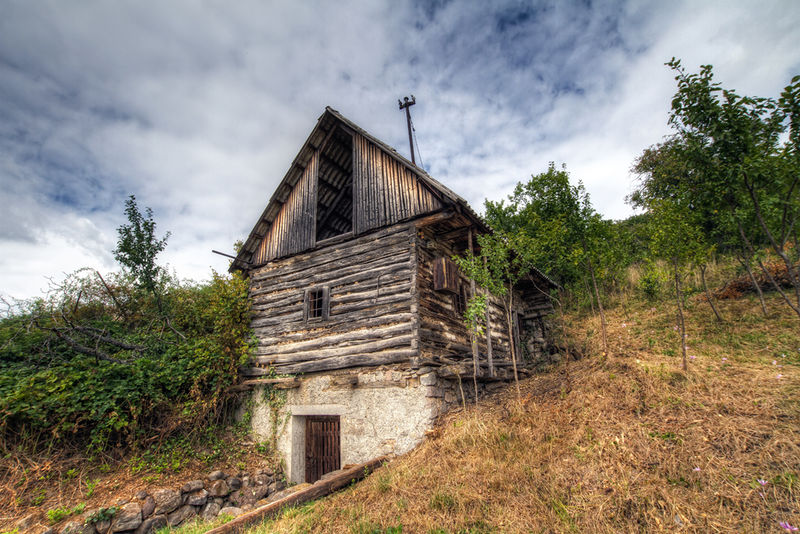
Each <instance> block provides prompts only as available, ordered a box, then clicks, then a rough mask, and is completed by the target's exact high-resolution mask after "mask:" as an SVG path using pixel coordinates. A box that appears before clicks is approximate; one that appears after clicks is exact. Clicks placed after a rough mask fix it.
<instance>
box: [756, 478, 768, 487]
mask: <svg viewBox="0 0 800 534" xmlns="http://www.w3.org/2000/svg"><path fill="white" fill-rule="evenodd" d="M756 480H757V481H758V483H759V484H761V487H762V488H763V487H764V486H766V485H767V484H768V482H767V481H766V480H764V479H763V478H757V479H756Z"/></svg>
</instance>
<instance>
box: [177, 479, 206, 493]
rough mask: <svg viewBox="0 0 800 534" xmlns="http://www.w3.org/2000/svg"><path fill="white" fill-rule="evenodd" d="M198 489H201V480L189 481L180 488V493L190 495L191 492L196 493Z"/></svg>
mask: <svg viewBox="0 0 800 534" xmlns="http://www.w3.org/2000/svg"><path fill="white" fill-rule="evenodd" d="M199 489H203V481H202V480H190V481H189V482H187V483H186V484H184V485H183V486H181V493H191V492H193V491H197V490H199Z"/></svg>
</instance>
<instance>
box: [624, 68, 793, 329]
mask: <svg viewBox="0 0 800 534" xmlns="http://www.w3.org/2000/svg"><path fill="white" fill-rule="evenodd" d="M668 65H669V67H671V68H672V69H673V70H674V71H675V73H676V76H675V79H676V81H677V85H678V89H677V92H676V94H675V96H674V97H673V100H672V110H671V113H670V119H669V122H670V124H671V125H672V127H673V129H674V134H673V135H672V136H671V137H670V138H669V139H668V140H667V141H665V142H664V143H662V144H660V145H657V146H655V147H651V148H650V149H648V150H646V151H645V152H644V153H643V154H642V156H641V157H640V158H639V160H638V161H637V163H636V165H635V167H634V168H635V169H636V170H637V171H638V172H640V173H642V174H643V176H644V179H643V180H642V181H641V183H640V186H639V188H638V190H637V191H636V192H635V193H634V195H632V196H631V200H632V202H633V203H634V204H639V205H647V204H649V202H650V201H652V200H664V201H679V202H680V203H682V205H684V206H687V207H688V208H689V209H690V210H692V215H693V218H694V219H695V220H696V221H697V224H698V225H699V227H700V228H701V229H702V230H703V232H704V233H705V234H706V235H709V236H710V237H711V238H712V240H713V242H714V243H715V244H717V245H718V246H719V247H721V248H723V249H730V248H732V246H733V243H734V242H738V245H737V246H738V248H739V254H740V256H742V257H743V260H742V261H743V264H744V265H749V261H750V259H751V258H752V259H755V260H756V262H757V263H758V265H759V266H760V267H761V268H762V270H763V271H764V273H765V274H766V275H767V277H768V278H770V279H771V278H772V275H771V273H770V272H769V271H768V270H767V269H766V268H765V266H764V264H763V262H762V261H761V257H760V250H761V249H762V248H763V247H765V246H766V247H769V248H770V249H771V250H772V252H773V253H775V254H776V255H777V256H778V257H780V258H781V260H782V261H783V264H784V266H785V268H786V271H787V275H788V278H789V280H790V281H791V283H792V286H793V288H794V292H795V298H794V301H793V299H792V298H790V297H789V295H788V294H786V293H785V292H784V291H783V289H782V288H781V287H780V285H779V284H778V283H777V282H776V281H774V280H772V282H773V285H774V286H775V288H776V290H777V291H779V292H780V293H781V295H782V296H783V297H784V300H785V301H786V303H787V304H788V305H789V306H790V307H791V308H792V309H793V310H794V311H795V312H796V313H797V315H798V317H800V271H799V270H798V267H797V265H796V264H797V260H798V246H797V245H798V242H797V220H798V217H800V183H798V180H800V156H799V155H798V154H800V150H799V149H798V142H800V77H797V76H796V77H794V78H793V79H792V82H791V84H790V85H789V86H787V87H786V88H785V90H784V91H783V93H782V94H781V97H780V98H779V99H778V100H775V99H772V98H763V97H748V96H740V95H738V94H737V93H736V92H735V91H733V90H728V89H723V88H722V87H720V84H719V83H716V82H714V80H713V72H712V67H711V66H710V65H703V66H701V67H700V72H699V73H697V74H690V73H687V72H686V71H685V70H684V69H683V67H682V66H681V64H680V61H679V60H676V59H673V60H672V61H670V62H669V63H668ZM748 272H749V267H748ZM750 275H751V277H752V273H750Z"/></svg>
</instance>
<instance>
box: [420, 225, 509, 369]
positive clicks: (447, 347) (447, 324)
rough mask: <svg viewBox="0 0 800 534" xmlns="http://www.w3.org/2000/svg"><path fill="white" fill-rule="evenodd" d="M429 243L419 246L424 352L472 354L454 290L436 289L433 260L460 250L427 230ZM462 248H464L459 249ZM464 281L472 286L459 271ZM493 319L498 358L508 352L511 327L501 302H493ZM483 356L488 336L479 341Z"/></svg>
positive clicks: (427, 354) (467, 286) (495, 353)
mask: <svg viewBox="0 0 800 534" xmlns="http://www.w3.org/2000/svg"><path fill="white" fill-rule="evenodd" d="M423 236H424V238H425V239H426V242H427V244H428V245H427V246H424V245H422V244H421V243H420V246H418V247H417V265H418V270H417V283H418V291H419V310H420V312H419V320H420V328H419V332H420V356H422V357H423V358H426V357H434V356H465V355H467V354H469V355H470V357H471V354H472V346H471V345H470V337H469V333H468V332H467V328H466V326H465V325H464V321H463V319H462V318H461V317H460V316H459V315H457V314H456V311H455V309H454V307H453V297H452V295H451V294H450V293H447V292H442V291H434V289H433V262H434V260H435V259H436V258H437V257H441V256H445V257H450V256H451V255H452V254H453V253H455V252H456V251H454V250H452V249H450V248H449V247H447V246H445V245H444V244H443V243H441V242H439V241H437V240H436V236H435V234H433V233H431V232H428V231H424V232H423ZM459 252H460V251H459ZM459 276H460V278H461V283H462V284H463V285H464V287H465V288H466V289H467V294H469V293H468V289H469V280H468V279H467V278H466V277H464V276H461V275H459ZM489 309H490V320H491V322H492V329H491V330H492V350H493V352H494V358H495V359H502V358H503V357H506V356H508V355H509V354H510V353H509V351H508V335H507V334H508V329H507V328H506V321H505V316H504V313H503V309H502V307H501V306H500V304H499V303H498V302H497V301H496V300H493V301H492V302H491V303H490V308H489ZM478 349H479V351H480V353H481V357H482V358H485V357H486V339H485V337H483V338H481V339H480V340H479V343H478Z"/></svg>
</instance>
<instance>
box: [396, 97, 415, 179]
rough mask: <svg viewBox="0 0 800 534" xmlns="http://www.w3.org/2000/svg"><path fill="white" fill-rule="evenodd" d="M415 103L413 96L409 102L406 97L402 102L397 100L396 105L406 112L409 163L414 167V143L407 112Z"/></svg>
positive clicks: (409, 115)
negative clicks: (409, 149)
mask: <svg viewBox="0 0 800 534" xmlns="http://www.w3.org/2000/svg"><path fill="white" fill-rule="evenodd" d="M416 103H417V99H416V98H414V95H411V100H409V99H408V97H407V96H405V97H403V101H402V102H401V101H400V99H399V98H398V99H397V105H398V106H400V110H401V111H402V110H404V109H405V110H406V123H408V146H410V147H411V163H413V164H414V165H416V164H417V162H416V160H415V159H414V142H413V141H412V140H411V110H409V108H410V107H411V106H413V105H414V104H416Z"/></svg>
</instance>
